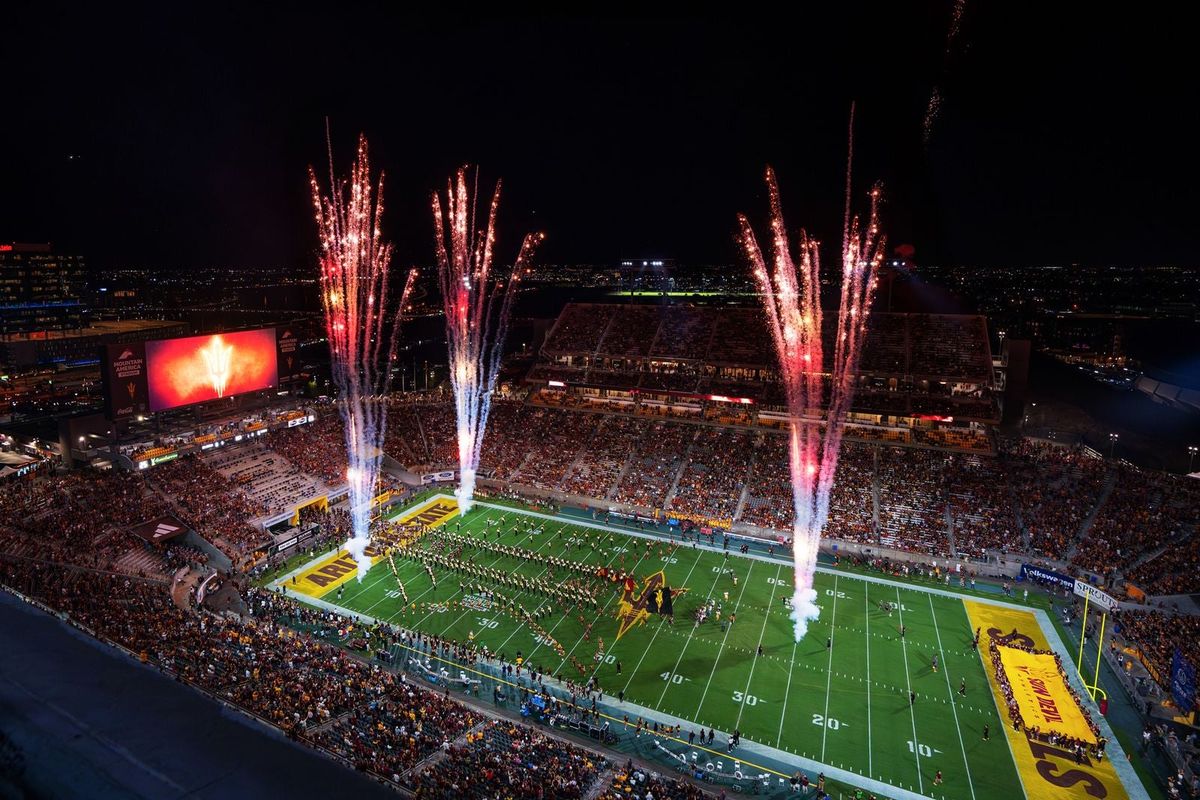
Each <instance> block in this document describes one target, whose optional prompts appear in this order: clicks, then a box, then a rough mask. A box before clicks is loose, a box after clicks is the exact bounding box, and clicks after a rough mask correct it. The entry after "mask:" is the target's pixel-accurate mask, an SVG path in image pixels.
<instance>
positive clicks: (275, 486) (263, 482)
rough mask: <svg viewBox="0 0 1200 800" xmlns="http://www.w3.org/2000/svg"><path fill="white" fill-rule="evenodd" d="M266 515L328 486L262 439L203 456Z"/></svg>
mask: <svg viewBox="0 0 1200 800" xmlns="http://www.w3.org/2000/svg"><path fill="white" fill-rule="evenodd" d="M202 458H203V459H204V460H205V461H206V462H207V463H208V465H209V466H210V467H212V468H213V469H215V470H217V471H218V472H220V473H221V474H222V475H224V476H225V477H226V478H228V479H229V480H230V482H231V483H233V484H234V485H235V486H237V487H238V488H240V489H241V490H242V491H243V492H244V493H245V495H246V497H247V499H249V500H250V502H252V503H253V504H254V505H256V506H257V507H258V508H260V509H261V510H262V513H263V514H265V515H267V516H274V515H276V514H279V513H281V512H284V511H290V510H292V509H293V508H295V507H296V506H297V505H301V504H303V503H304V502H306V501H309V500H311V499H313V498H315V497H320V496H322V495H324V494H327V493H328V489H327V488H326V487H325V485H324V484H323V483H322V482H321V481H320V480H318V479H317V478H314V477H313V476H312V475H309V474H308V473H306V472H304V471H302V470H301V469H300V468H299V467H297V466H296V465H295V464H293V463H292V462H291V461H288V460H287V459H286V458H284V457H283V455H282V454H281V453H279V452H278V451H276V450H273V449H271V448H269V447H267V446H266V445H265V444H263V443H262V442H261V441H259V442H254V443H252V444H248V445H245V446H243V447H238V448H234V449H232V450H224V451H222V452H220V453H217V454H215V455H211V456H202Z"/></svg>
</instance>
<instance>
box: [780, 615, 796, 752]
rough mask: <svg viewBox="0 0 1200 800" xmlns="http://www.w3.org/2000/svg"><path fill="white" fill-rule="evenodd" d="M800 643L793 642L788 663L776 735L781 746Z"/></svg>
mask: <svg viewBox="0 0 1200 800" xmlns="http://www.w3.org/2000/svg"><path fill="white" fill-rule="evenodd" d="M793 638H794V637H793ZM798 644H800V643H799V642H792V661H791V664H789V665H788V680H787V688H786V689H784V690H783V713H782V714H780V715H779V733H778V734H777V735H776V736H775V746H776V747H779V743H780V742H782V741H783V721H784V720H785V719H787V701H788V693H789V692H791V691H792V672H793V671H794V670H795V669H796V646H797V645H798Z"/></svg>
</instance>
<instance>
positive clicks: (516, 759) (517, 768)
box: [411, 720, 609, 800]
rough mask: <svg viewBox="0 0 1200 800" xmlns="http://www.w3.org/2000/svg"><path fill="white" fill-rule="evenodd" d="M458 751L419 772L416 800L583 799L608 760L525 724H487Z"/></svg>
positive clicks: (448, 751)
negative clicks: (500, 797) (461, 798)
mask: <svg viewBox="0 0 1200 800" xmlns="http://www.w3.org/2000/svg"><path fill="white" fill-rule="evenodd" d="M467 740H468V741H467V743H466V745H465V746H463V747H450V748H447V750H446V758H445V759H442V760H440V761H437V762H436V763H434V764H433V765H432V766H431V767H429V768H428V769H425V770H423V771H421V772H420V774H419V776H417V778H416V779H415V780H414V781H413V782H412V787H411V788H412V789H413V791H414V792H415V793H416V796H417V797H419V798H427V799H428V800H457V798H460V797H463V798H472V800H485V798H491V797H496V796H497V795H498V794H499V795H501V796H505V797H547V798H562V800H570V799H571V798H580V797H584V796H585V795H586V794H587V792H588V790H589V789H590V788H592V786H593V785H594V784H595V783H596V780H597V778H599V776H600V773H601V772H603V771H604V770H605V769H607V768H608V766H609V764H608V761H607V759H604V758H601V757H599V756H597V755H594V754H592V753H591V752H589V751H587V750H584V749H582V748H579V747H576V746H574V745H571V744H567V743H566V742H563V741H560V740H558V739H552V738H550V737H548V736H545V735H544V734H541V733H537V732H536V731H534V730H531V729H530V728H527V727H525V726H524V725H516V724H513V723H511V722H507V721H503V720H490V721H488V722H487V723H486V724H485V725H484V726H483V730H482V731H480V732H478V733H473V734H470V735H468V737H467Z"/></svg>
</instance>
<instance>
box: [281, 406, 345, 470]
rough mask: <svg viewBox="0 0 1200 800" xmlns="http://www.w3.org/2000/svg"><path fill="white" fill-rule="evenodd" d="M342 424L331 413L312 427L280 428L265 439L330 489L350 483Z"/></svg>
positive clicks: (309, 425)
mask: <svg viewBox="0 0 1200 800" xmlns="http://www.w3.org/2000/svg"><path fill="white" fill-rule="evenodd" d="M345 435H346V434H345V432H344V431H343V429H342V420H341V418H340V417H339V416H338V415H337V413H336V412H333V411H332V410H329V411H328V412H327V413H325V414H322V415H321V416H319V417H317V419H316V421H315V422H311V423H309V424H308V425H298V426H296V427H294V428H280V429H278V430H274V431H271V432H270V433H269V434H267V435H266V436H265V437H263V438H264V439H265V442H266V445H267V446H268V447H270V448H271V449H272V450H275V451H276V452H278V453H279V454H280V455H282V456H283V457H284V458H286V459H287V460H288V461H290V462H292V463H293V464H295V465H296V466H298V467H299V468H300V469H302V470H304V471H305V472H307V473H308V474H310V475H316V476H317V477H318V478H320V479H321V480H323V481H325V482H326V483H327V484H329V485H330V486H340V485H342V484H344V483H345V482H346V439H345Z"/></svg>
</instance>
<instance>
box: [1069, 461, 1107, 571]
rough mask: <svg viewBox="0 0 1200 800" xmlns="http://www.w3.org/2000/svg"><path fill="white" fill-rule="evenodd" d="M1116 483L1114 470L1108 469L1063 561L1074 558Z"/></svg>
mask: <svg viewBox="0 0 1200 800" xmlns="http://www.w3.org/2000/svg"><path fill="white" fill-rule="evenodd" d="M1116 485H1117V473H1116V470H1109V471H1108V474H1106V475H1105V476H1104V486H1103V488H1101V489H1100V496H1099V497H1098V498H1096V505H1095V506H1094V507H1093V508H1092V510H1091V511H1090V512H1088V515H1087V516H1086V517H1084V519H1083V522H1082V523H1080V525H1079V531H1078V532H1077V533H1076V534H1075V539H1074V540H1073V541H1072V542H1071V546H1070V547H1069V548H1067V552H1066V555H1064V556H1063V560H1064V561H1070V560H1071V559H1073V558H1075V553H1076V552H1077V551H1078V550H1079V543H1080V542H1082V541H1083V540H1084V539H1086V538H1087V535H1088V532H1089V531H1091V529H1092V523H1093V522H1095V521H1096V517H1098V516H1100V510H1101V509H1103V508H1104V504H1105V503H1107V502H1108V496H1109V495H1110V494H1112V490H1113V487H1114V486H1116Z"/></svg>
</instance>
